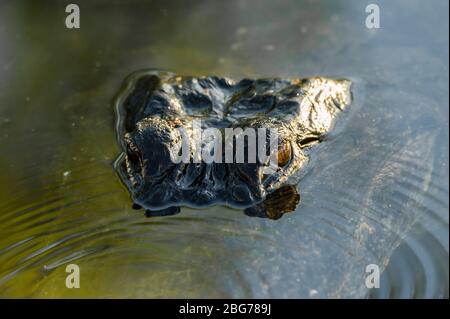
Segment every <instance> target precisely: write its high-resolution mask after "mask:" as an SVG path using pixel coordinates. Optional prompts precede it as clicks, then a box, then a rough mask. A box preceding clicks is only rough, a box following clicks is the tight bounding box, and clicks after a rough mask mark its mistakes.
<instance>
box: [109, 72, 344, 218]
mask: <svg viewBox="0 0 450 319" xmlns="http://www.w3.org/2000/svg"><path fill="white" fill-rule="evenodd" d="M350 88H351V81H349V80H346V79H330V78H324V77H312V78H303V79H299V78H295V79H292V78H290V79H283V78H260V79H250V78H243V79H240V80H235V79H231V78H227V77H218V76H203V77H193V76H181V75H177V74H174V73H172V72H164V71H145V72H138V73H135V74H133V75H131V76H129V77H128V78H127V79H126V81H125V84H124V87H123V88H122V90H121V91H120V93H119V94H118V95H117V98H116V100H115V108H116V115H117V128H116V131H117V138H118V143H119V144H120V146H121V149H122V153H121V154H120V155H119V157H118V159H117V161H116V162H115V167H116V170H117V171H118V173H119V175H120V177H121V179H122V181H123V182H124V184H125V185H126V187H127V188H128V190H129V191H130V194H131V197H132V200H133V202H134V204H133V207H135V208H138V209H140V208H144V209H145V211H146V214H147V216H162V215H173V214H177V213H179V212H180V206H188V207H196V208H198V207H205V206H210V205H226V206H229V207H233V208H240V209H244V212H245V214H247V215H249V216H257V217H266V218H270V219H279V218H280V217H281V216H282V215H283V214H284V213H287V212H291V211H294V210H295V209H296V207H297V205H298V203H299V202H300V194H299V193H298V191H297V187H296V185H295V183H292V180H293V179H294V178H293V176H295V175H296V174H297V172H299V170H300V168H302V166H304V164H305V163H306V162H307V160H308V155H307V154H308V150H309V149H310V148H311V147H312V146H314V145H315V144H317V143H320V142H322V141H323V140H324V138H325V136H326V135H327V133H328V132H329V131H330V130H331V129H332V127H333V125H334V122H335V121H334V120H335V118H336V117H337V116H338V114H339V113H340V112H342V111H343V110H344V109H345V107H346V106H348V105H349V104H350V103H351V90H350ZM195 121H201V126H202V130H203V129H208V128H214V129H217V130H218V131H219V132H223V131H224V129H226V128H233V129H236V128H241V130H236V131H235V132H237V133H236V134H237V135H239V134H241V135H240V136H239V137H242V138H243V139H242V140H243V141H244V148H243V149H242V148H241V149H240V150H238V149H234V150H232V152H233V154H232V155H231V157H229V158H231V159H232V161H231V162H230V161H224V158H225V157H226V154H224V153H225V152H226V151H225V150H224V149H223V148H218V149H217V150H216V149H214V153H217V154H214V156H215V157H214V158H215V159H216V160H214V161H209V162H205V161H203V160H200V161H198V160H195V159H194V157H195V154H194V153H195V150H190V151H188V152H186V154H185V155H183V156H184V160H183V161H178V162H177V161H174V158H177V156H178V157H179V155H180V152H181V150H180V143H182V139H183V138H185V139H187V145H191V146H192V145H194V144H196V143H197V144H196V145H198V140H199V137H198V135H196V134H195V133H194V127H193V123H194V122H195ZM247 128H253V129H255V132H257V133H258V134H259V135H258V134H257V135H258V141H259V138H260V136H261V134H264V136H263V137H262V141H263V144H264V145H265V146H267V147H268V149H269V152H267V150H265V155H267V156H266V157H265V158H264V157H263V159H264V160H261V159H259V158H258V159H257V160H256V161H250V160H249V158H250V155H247V161H245V160H244V161H242V160H241V161H236V158H237V157H238V156H241V158H242V156H244V157H245V154H246V152H248V150H249V147H250V144H251V141H252V140H251V139H250V137H249V136H248V135H247V136H245V135H246V134H247V133H248V131H247ZM261 128H265V129H272V130H274V129H275V130H276V134H277V139H276V141H277V145H276V147H275V149H274V150H272V151H271V150H270V146H271V144H270V143H271V141H272V140H271V139H270V138H271V134H272V133H270V134H268V133H267V132H268V131H260V130H258V129H261ZM181 129H184V131H183V130H181ZM182 132H185V134H184V135H183V134H182ZM261 132H262V133H261ZM242 134H243V135H242ZM237 138H238V136H234V137H232V138H231V140H226V141H225V144H227V143H228V144H230V143H232V145H236V141H237ZM230 141H231V142H230ZM253 141H254V140H253ZM202 143H203V141H202ZM202 145H203V144H202ZM242 151H244V155H242ZM175 153H176V154H175ZM249 154H250V153H249ZM272 155H274V156H275V163H276V167H273V166H272V167H271V168H272V169H271V170H269V171H267V170H264V168H267V167H268V165H269V164H268V162H267V159H273V158H274V157H271V156H272ZM186 160H187V161H186ZM269 166H270V165H269Z"/></svg>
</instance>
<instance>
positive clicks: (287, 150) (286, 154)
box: [277, 142, 292, 167]
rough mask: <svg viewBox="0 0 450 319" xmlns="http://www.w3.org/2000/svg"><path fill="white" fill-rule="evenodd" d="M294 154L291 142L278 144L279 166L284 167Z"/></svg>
mask: <svg viewBox="0 0 450 319" xmlns="http://www.w3.org/2000/svg"><path fill="white" fill-rule="evenodd" d="M291 156H292V149H291V143H289V142H286V143H282V144H281V145H279V146H278V153H277V158H278V166H281V167H284V166H286V164H287V163H289V161H290V159H291Z"/></svg>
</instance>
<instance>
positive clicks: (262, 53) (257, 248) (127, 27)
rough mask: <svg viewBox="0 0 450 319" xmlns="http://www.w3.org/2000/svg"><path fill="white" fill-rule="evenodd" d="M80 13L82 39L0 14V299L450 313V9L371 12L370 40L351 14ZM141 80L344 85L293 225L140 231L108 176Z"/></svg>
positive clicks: (139, 216)
mask: <svg viewBox="0 0 450 319" xmlns="http://www.w3.org/2000/svg"><path fill="white" fill-rule="evenodd" d="M77 3H78V4H79V5H80V8H81V29H79V30H68V29H66V28H65V26H64V19H65V12H64V9H65V8H64V4H63V3H61V4H57V3H41V4H38V3H37V2H31V1H29V2H14V3H12V2H11V3H9V2H8V3H6V2H5V3H2V4H0V68H1V73H0V146H1V148H0V154H1V156H0V165H1V166H0V167H1V168H2V169H1V171H0V296H1V297H281V298H283V297H291V298H292V297H306V298H309V297H313V298H320V297H331V298H343V297H352V298H365V297H371V298H388V297H402V298H410V297H416V298H423V297H427V298H434V297H445V298H448V295H449V293H448V291H449V288H448V287H449V265H448V256H449V255H448V252H449V245H448V242H449V203H448V193H449V184H448V179H449V169H448V162H449V158H448V150H449V134H448V116H449V113H448V105H449V101H448V84H449V80H448V72H449V70H448V3H447V2H446V1H431V2H430V3H427V5H423V3H421V2H419V1H398V0H397V1H378V2H377V3H378V4H379V6H380V10H381V28H380V29H378V30H368V29H367V28H366V27H365V24H364V21H365V18H366V13H365V6H366V5H367V4H366V3H364V1H363V2H361V1H325V2H312V1H294V0H292V1H276V2H275V1H268V0H267V1H221V2H212V1H189V2H187V1H172V2H170V3H169V4H167V3H165V2H162V1H161V2H157V1H153V2H150V3H144V2H141V1H129V2H127V3H119V2H113V3H112V4H111V3H107V2H106V1H98V2H95V3H93V2H92V1H89V2H87V1H86V2H82V1H78V2H77ZM145 68H160V69H168V70H171V71H175V72H177V73H180V74H190V75H203V74H206V75H209V74H217V75H224V76H236V77H242V76H255V77H256V76H258V77H259V76H281V77H284V76H285V77H298V76H300V77H306V76H313V75H321V76H334V77H346V78H350V79H352V80H353V81H354V86H353V94H354V103H353V104H352V106H351V107H350V108H349V110H348V112H347V114H345V116H344V117H342V119H343V121H340V122H339V123H338V126H337V127H336V130H335V131H334V132H333V133H332V135H331V136H330V139H329V140H328V141H327V142H326V143H322V144H321V145H319V146H318V149H317V150H316V151H315V152H313V154H312V158H311V161H310V166H309V167H308V170H307V174H306V175H305V176H304V177H303V178H302V179H301V181H300V183H299V186H298V187H299V191H300V193H301V196H302V202H301V204H300V206H299V207H298V208H297V210H296V211H295V212H293V213H290V214H287V215H285V216H284V217H283V218H282V219H280V220H278V221H272V220H266V219H259V218H250V217H247V216H246V215H244V214H243V213H242V211H239V210H232V209H228V208H224V207H219V206H216V207H211V208H209V209H204V210H194V209H187V208H183V209H182V211H181V214H179V215H176V216H172V217H155V218H145V217H144V216H143V213H142V212H139V211H135V210H133V209H132V208H131V201H130V199H129V194H128V192H127V190H126V189H125V187H123V185H122V184H121V182H120V179H119V178H118V176H117V174H116V172H115V171H114V169H113V167H112V164H113V161H114V159H115V158H116V156H117V154H118V153H119V147H118V145H117V143H116V140H115V135H114V112H113V108H112V101H113V97H114V95H115V94H116V93H117V92H118V91H119V88H120V86H121V84H122V82H123V80H124V78H125V77H126V76H127V75H128V74H130V73H132V72H134V71H136V70H139V69H145ZM69 263H76V264H77V265H79V266H80V269H81V288H80V289H67V288H66V287H65V279H66V275H67V273H66V272H65V266H66V265H67V264H69ZM372 263H374V264H377V265H379V266H380V268H381V270H382V271H383V273H382V278H381V287H380V289H372V290H369V289H367V288H366V286H365V284H364V282H365V276H366V273H365V267H366V265H368V264H372Z"/></svg>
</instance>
